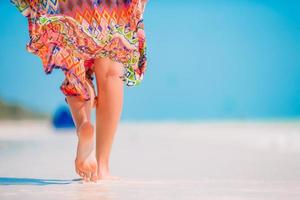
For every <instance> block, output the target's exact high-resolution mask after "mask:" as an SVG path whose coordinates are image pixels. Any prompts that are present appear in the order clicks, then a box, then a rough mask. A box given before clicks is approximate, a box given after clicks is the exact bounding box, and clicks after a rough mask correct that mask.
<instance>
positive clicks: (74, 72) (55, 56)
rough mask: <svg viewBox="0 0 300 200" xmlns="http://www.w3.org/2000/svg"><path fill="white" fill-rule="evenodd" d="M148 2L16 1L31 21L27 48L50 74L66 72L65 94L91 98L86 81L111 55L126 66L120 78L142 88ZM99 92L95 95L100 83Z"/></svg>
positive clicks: (20, 9)
mask: <svg viewBox="0 0 300 200" xmlns="http://www.w3.org/2000/svg"><path fill="white" fill-rule="evenodd" d="M147 1H148V0H11V2H12V3H13V4H14V5H15V6H16V7H17V8H18V10H19V11H20V12H21V13H22V14H23V15H24V16H25V17H27V19H28V28H29V36H30V41H29V42H28V43H27V45H26V49H27V50H28V51H29V52H31V53H33V54H35V55H37V56H39V57H40V58H41V60H42V64H43V68H44V71H45V73H46V74H50V73H51V72H52V70H53V69H61V70H62V71H63V72H64V74H65V80H64V81H63V83H62V84H61V85H60V90H61V91H62V92H63V94H64V95H71V96H79V97H80V98H81V99H83V100H86V101H88V100H90V94H89V92H88V91H89V90H88V88H87V86H86V81H89V83H92V80H93V79H94V71H93V69H94V68H93V64H94V60H95V59H96V58H99V57H108V58H110V59H111V60H113V61H116V62H119V63H122V64H123V66H124V67H123V69H124V73H123V75H122V76H120V78H121V79H122V80H123V81H124V82H125V84H126V85H127V86H136V85H139V84H140V83H141V81H142V79H143V76H144V73H145V70H146V63H147V57H146V41H145V30H144V22H143V13H144V10H145V6H146V2H147ZM93 89H94V91H95V88H94V85H93Z"/></svg>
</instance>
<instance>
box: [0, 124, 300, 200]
mask: <svg viewBox="0 0 300 200" xmlns="http://www.w3.org/2000/svg"><path fill="white" fill-rule="evenodd" d="M76 142H77V139H76V135H75V132H74V130H68V129H66V130H55V129H54V128H52V127H51V126H50V124H49V123H48V122H45V121H44V122H43V121H42V122H41V121H40V122H35V121H17V122H10V121H8V122H0V199H1V200H6V199H43V200H44V199H56V200H60V199H78V200H79V199H89V200H94V199H95V200H114V199H117V200H119V199H122V200H127V199H128V200H131V199H134V200H135V199H136V200H148V199H151V200H153V199H167V200H170V199H184V200H185V199H187V200H189V199H207V200H211V199H230V200H235V199H237V200H247V199H256V200H257V199H263V200H267V199H272V200H274V199H284V200H286V199H288V200H293V199H300V121H286V122H283V121H282V122H280V121H273V122H245V121H244V122H243V121H240V122H199V123H196V122H195V123H192V122H191V123H185V122H160V123H156V122H139V123H133V122H121V124H120V126H119V128H118V130H117V133H116V136H115V141H114V144H113V149H112V153H111V161H110V168H111V173H112V175H116V176H120V177H121V180H119V181H107V180H106V181H104V180H100V181H98V183H85V182H83V181H82V180H80V179H79V178H80V177H79V176H77V174H76V173H75V170H74V165H73V163H74V158H75V154H76V145H77V144H76Z"/></svg>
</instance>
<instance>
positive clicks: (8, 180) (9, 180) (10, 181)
mask: <svg viewBox="0 0 300 200" xmlns="http://www.w3.org/2000/svg"><path fill="white" fill-rule="evenodd" d="M81 180H82V179H81V178H78V179H72V180H61V179H38V178H14V177H0V185H66V184H71V183H75V182H77V181H81Z"/></svg>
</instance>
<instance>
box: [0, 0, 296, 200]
mask: <svg viewBox="0 0 300 200" xmlns="http://www.w3.org/2000/svg"><path fill="white" fill-rule="evenodd" d="M144 22H145V31H146V40H147V41H146V42H147V56H148V65H147V69H146V73H145V74H144V79H143V81H142V83H141V84H140V85H139V86H136V87H125V88H124V90H125V92H124V95H125V96H124V106H123V112H122V115H121V122H122V123H120V126H119V129H118V133H117V137H116V138H115V141H114V146H115V147H113V148H112V156H111V172H112V174H113V175H117V176H121V177H125V178H126V177H129V179H125V180H124V179H123V180H124V181H125V182H120V183H121V184H120V185H118V184H119V182H117V183H115V184H112V185H104V188H103V187H102V185H100V186H99V187H100V188H98V190H89V188H84V186H82V187H81V186H80V187H79V186H78V188H77V187H76V188H75V187H64V186H62V185H58V186H56V187H55V186H54V187H51V188H49V187H45V188H35V187H26V188H25V189H24V188H22V187H21V186H20V187H18V186H17V185H47V184H50V183H49V181H50V182H51V184H61V181H62V178H65V179H68V180H70V181H69V183H74V181H73V178H75V177H77V178H78V176H77V175H76V173H75V171H74V170H73V168H74V166H73V162H74V158H75V152H76V145H77V137H75V131H74V130H73V129H70V130H65V129H63V131H58V130H56V129H54V128H66V127H67V128H70V127H71V128H74V123H73V121H72V119H71V116H70V111H69V109H68V107H67V104H66V102H65V101H64V96H63V94H62V93H61V91H60V90H59V86H60V84H61V83H62V81H63V80H64V74H63V73H62V71H60V70H54V71H53V72H52V74H50V75H46V74H45V73H44V71H43V67H42V63H41V61H40V59H39V58H38V57H37V56H35V55H33V54H30V53H28V52H27V51H26V49H25V46H26V43H27V42H28V41H29V37H28V28H27V21H26V18H25V17H23V16H22V15H21V14H20V13H19V11H18V10H17V9H16V8H15V7H14V6H13V5H12V4H11V3H10V2H9V0H0V27H1V28H0V44H1V48H0V56H1V57H0V69H1V72H0V166H1V167H0V199H20V198H18V197H21V198H22V199H24V197H28V198H27V199H41V197H42V198H44V197H48V198H49V195H50V196H51V195H52V196H53V198H50V199H58V198H61V199H66V198H65V197H66V196H68V198H69V197H75V198H73V199H78V198H77V197H78V196H82V197H85V198H88V199H97V200H98V199H102V198H103V196H105V197H107V198H105V199H111V198H110V197H111V194H114V195H113V197H115V196H119V197H120V199H122V200H124V199H130V200H132V199H138V200H140V199H153V195H154V194H155V195H156V198H155V199H162V197H167V198H163V199H179V198H180V197H183V196H184V198H182V199H185V200H187V199H201V198H199V197H205V198H203V199H241V200H245V199H249V197H250V198H251V197H252V198H255V199H262V200H267V199H272V200H274V199H289V200H292V199H299V197H300V170H299V168H300V159H299V158H300V135H299V133H300V120H299V119H300V1H298V0H289V1H286V0H186V1H174V0H173V1H171V0H149V2H148V4H147V5H146V12H145V13H144ZM100 98H101V97H100ZM92 118H93V120H95V113H93V116H92ZM16 119H20V121H18V122H17V123H16V121H15V120H16ZM35 119H39V121H36V120H35ZM21 120H25V121H21ZM27 120H29V121H27ZM49 122H51V123H49ZM123 122H126V123H123ZM161 122H164V123H161ZM190 122H192V123H190ZM211 122H212V123H211ZM224 122H225V123H224ZM57 133H71V134H57ZM29 155H33V156H29ZM20 163H22V165H20ZM37 177H38V179H37ZM47 178H49V179H47ZM54 178H57V179H54ZM134 178H137V179H135V181H132V180H133V179H134ZM148 178H150V179H152V180H154V181H153V182H148V181H147V179H148ZM170 179H177V180H179V181H178V182H166V181H169V180H170ZM127 180H128V181H127ZM182 180H185V181H182ZM126 181H127V182H126ZM64 183H65V182H63V184H64ZM122 183H126V184H122ZM1 185H11V187H7V188H4V187H1ZM115 185H118V187H114V186H115ZM62 187H64V188H63V190H62V189H61V188H62ZM96 187H98V186H96ZM74 188H75V189H74ZM199 188H201V189H199ZM92 189H93V188H92ZM1 190H2V191H1ZM58 191H64V192H63V194H62V193H61V192H58ZM86 191H89V192H88V193H89V194H87V192H86ZM94 191H97V192H94ZM132 191H134V192H132ZM106 194H107V195H106ZM101 195H102V196H101ZM9 197H11V198H9ZM14 197H15V198H14ZM34 197H36V198H34ZM168 197H169V198H168ZM25 199H26V198H25ZM113 199H118V198H113Z"/></svg>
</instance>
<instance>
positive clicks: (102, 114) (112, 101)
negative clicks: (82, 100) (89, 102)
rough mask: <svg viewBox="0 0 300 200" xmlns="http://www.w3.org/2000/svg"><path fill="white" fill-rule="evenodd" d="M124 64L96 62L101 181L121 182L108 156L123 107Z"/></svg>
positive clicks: (99, 172)
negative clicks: (115, 174) (115, 180)
mask: <svg viewBox="0 0 300 200" xmlns="http://www.w3.org/2000/svg"><path fill="white" fill-rule="evenodd" d="M122 67H123V66H122V64H120V63H117V62H114V61H111V60H110V59H108V58H99V59H96V60H95V66H94V71H95V76H96V81H97V93H98V100H97V105H96V159H97V162H98V175H97V176H98V179H120V178H119V177H117V176H111V175H110V171H109V156H110V151H111V147H112V144H113V138H114V135H115V132H116V130H117V125H118V122H119V120H120V116H121V112H122V107H123V85H124V82H123V81H122V80H121V79H120V78H119V76H121V75H122V73H123V72H122Z"/></svg>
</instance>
